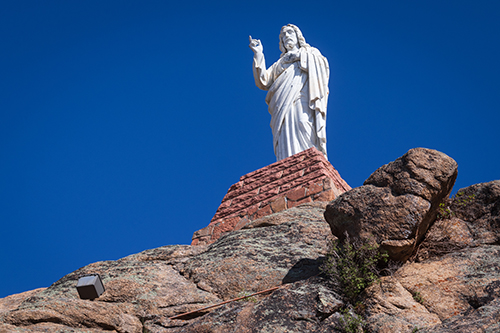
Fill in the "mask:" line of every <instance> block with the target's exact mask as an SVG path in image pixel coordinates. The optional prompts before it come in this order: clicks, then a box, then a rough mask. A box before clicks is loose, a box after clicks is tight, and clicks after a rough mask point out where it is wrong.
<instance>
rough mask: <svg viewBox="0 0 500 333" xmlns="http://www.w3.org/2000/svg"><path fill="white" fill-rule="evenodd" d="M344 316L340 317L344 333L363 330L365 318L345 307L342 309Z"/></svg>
mask: <svg viewBox="0 0 500 333" xmlns="http://www.w3.org/2000/svg"><path fill="white" fill-rule="evenodd" d="M340 312H341V313H342V316H341V317H340V318H339V322H340V327H337V328H338V329H340V330H341V331H342V332H343V333H360V332H363V328H364V326H365V322H364V320H363V319H362V318H361V317H360V316H358V315H356V314H352V313H351V311H349V309H347V308H346V309H343V310H341V311H340Z"/></svg>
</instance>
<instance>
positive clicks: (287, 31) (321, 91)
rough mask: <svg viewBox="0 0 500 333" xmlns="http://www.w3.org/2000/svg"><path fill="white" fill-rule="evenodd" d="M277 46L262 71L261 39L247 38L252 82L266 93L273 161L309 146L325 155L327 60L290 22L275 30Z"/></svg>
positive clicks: (328, 74) (328, 71) (264, 63)
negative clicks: (277, 56) (275, 56)
mask: <svg viewBox="0 0 500 333" xmlns="http://www.w3.org/2000/svg"><path fill="white" fill-rule="evenodd" d="M279 45H280V50H281V52H282V54H281V56H280V59H279V60H278V61H276V62H275V63H274V64H273V65H272V66H271V67H269V68H267V69H266V62H265V59H264V53H263V47H262V43H261V42H260V40H258V39H253V38H252V37H251V36H250V48H251V49H252V51H253V52H254V58H253V74H254V79H255V84H256V85H257V87H259V88H260V89H262V90H267V91H268V93H267V96H266V103H267V104H268V106H269V113H270V114H271V128H272V131H273V144H274V153H275V155H276V159H277V160H278V161H279V160H281V159H284V158H286V157H288V156H292V155H293V154H297V153H299V152H301V151H304V150H306V149H309V148H311V147H316V148H317V149H318V150H319V151H321V152H322V153H323V154H324V155H325V157H326V156H327V154H326V128H325V127H326V107H327V102H328V79H329V76H330V69H329V67H328V61H327V60H326V58H325V57H324V56H323V55H322V54H321V53H320V52H319V50H318V49H316V48H314V47H311V46H310V45H309V44H307V43H306V40H305V38H304V36H302V33H301V31H300V30H299V28H298V27H297V26H295V25H293V24H287V25H285V26H284V27H283V28H281V33H280V44H279Z"/></svg>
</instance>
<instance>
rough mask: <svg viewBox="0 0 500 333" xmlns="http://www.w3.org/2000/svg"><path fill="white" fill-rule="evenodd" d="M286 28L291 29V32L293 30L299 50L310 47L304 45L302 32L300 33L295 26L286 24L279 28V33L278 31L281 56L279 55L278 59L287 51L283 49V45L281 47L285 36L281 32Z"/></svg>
mask: <svg viewBox="0 0 500 333" xmlns="http://www.w3.org/2000/svg"><path fill="white" fill-rule="evenodd" d="M286 27H292V28H293V30H295V33H296V34H297V41H298V42H299V48H301V47H310V45H309V44H307V43H306V39H305V38H304V36H303V35H302V32H301V31H300V29H299V27H297V26H296V25H295V24H287V25H284V26H283V27H282V28H281V31H280V51H281V55H280V58H281V57H282V56H284V55H285V53H287V51H288V50H287V49H286V47H285V45H283V36H284V35H285V33H284V32H283V30H284V29H285V28H286Z"/></svg>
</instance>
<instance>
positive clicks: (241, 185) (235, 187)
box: [227, 181, 243, 193]
mask: <svg viewBox="0 0 500 333" xmlns="http://www.w3.org/2000/svg"><path fill="white" fill-rule="evenodd" d="M240 187H243V182H241V181H240V182H237V183H236V184H233V185H231V187H230V188H229V190H227V192H228V193H229V192H231V191H235V190H237V189H239V188H240Z"/></svg>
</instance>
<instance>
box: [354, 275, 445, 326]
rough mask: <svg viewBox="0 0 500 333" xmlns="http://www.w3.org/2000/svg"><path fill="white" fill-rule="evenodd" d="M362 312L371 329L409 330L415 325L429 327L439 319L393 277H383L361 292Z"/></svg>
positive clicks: (438, 321)
mask: <svg viewBox="0 0 500 333" xmlns="http://www.w3.org/2000/svg"><path fill="white" fill-rule="evenodd" d="M363 301H364V304H365V306H366V310H365V316H366V317H367V319H366V321H367V324H368V327H369V330H370V332H380V333H403V332H412V331H413V329H414V328H415V327H430V326H435V325H437V324H440V323H441V320H439V317H438V316H437V315H436V314H433V313H430V312H429V311H428V310H427V309H426V308H425V307H424V306H423V305H422V304H420V303H418V302H417V301H415V299H414V298H413V296H412V294H411V293H410V292H409V291H408V290H406V289H405V288H403V286H402V285H401V284H400V283H399V282H398V281H397V280H396V279H395V278H392V277H383V278H382V279H381V280H380V282H378V283H374V284H373V285H371V286H370V287H369V288H367V289H366V290H365V292H364V294H363Z"/></svg>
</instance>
